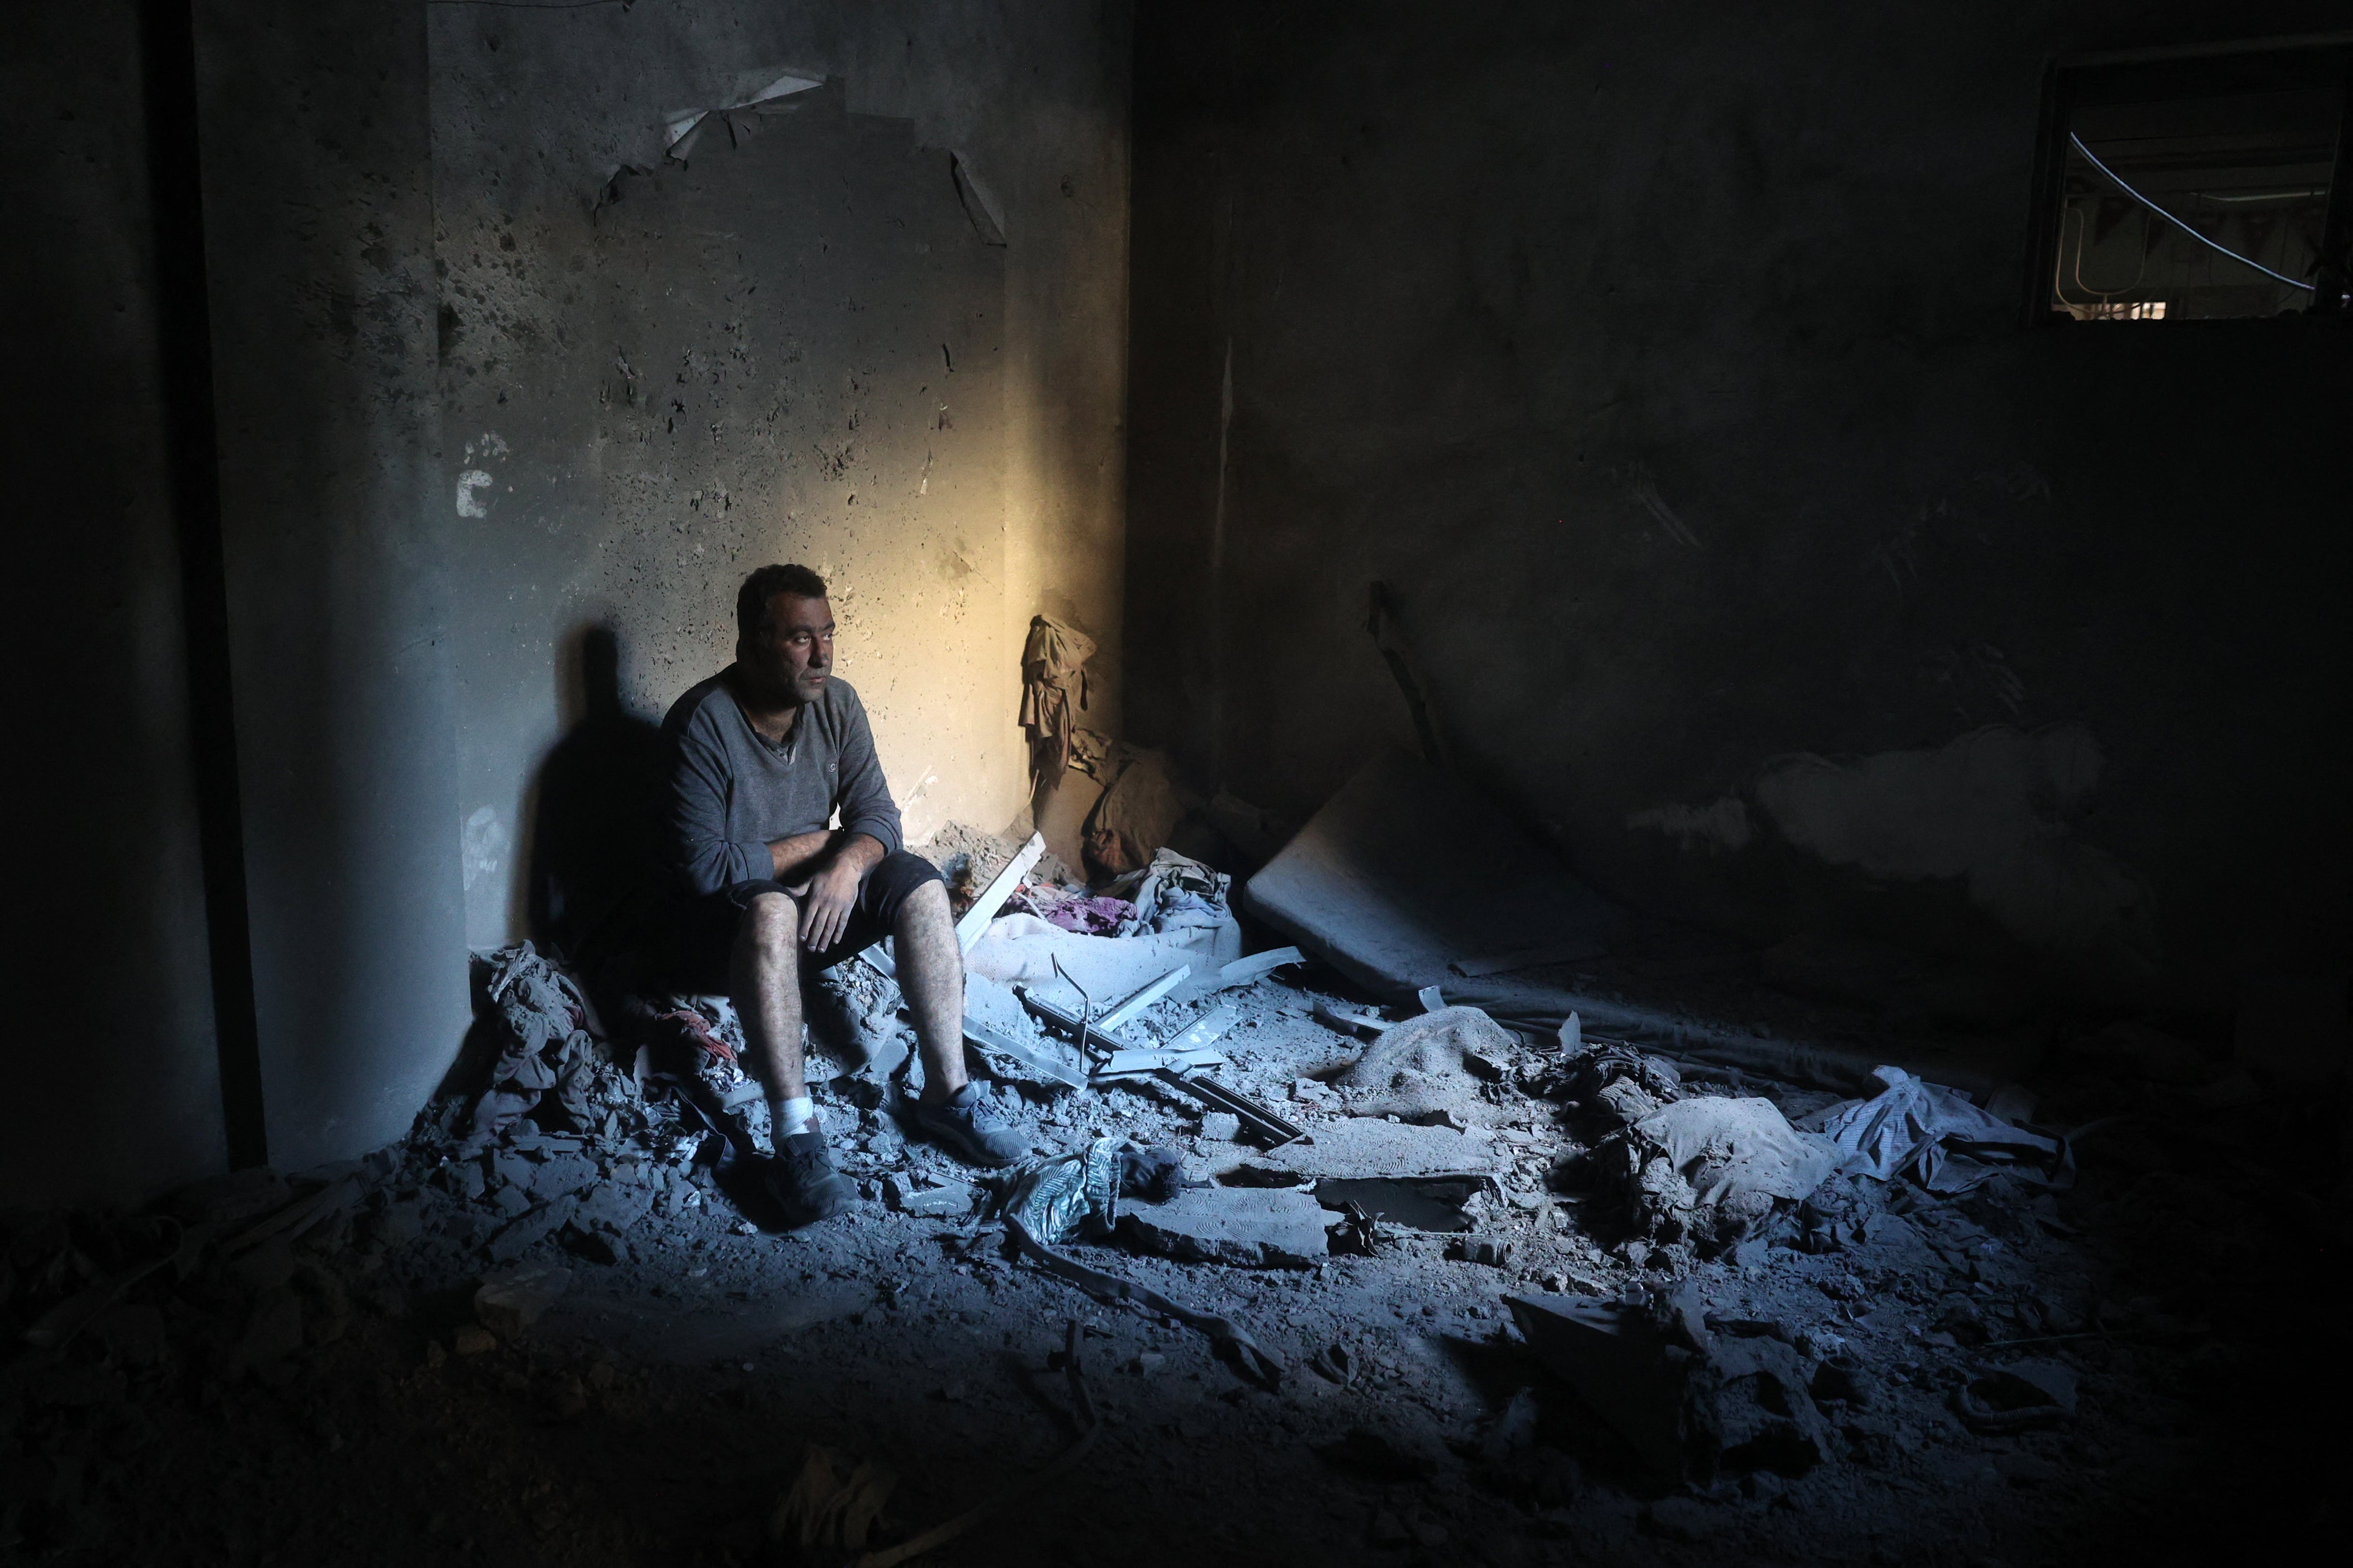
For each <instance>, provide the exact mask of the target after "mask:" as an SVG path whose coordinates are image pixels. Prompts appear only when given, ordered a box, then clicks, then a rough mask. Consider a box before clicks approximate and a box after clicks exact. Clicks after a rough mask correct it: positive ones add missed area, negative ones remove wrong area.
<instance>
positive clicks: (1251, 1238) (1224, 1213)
mask: <svg viewBox="0 0 2353 1568" xmlns="http://www.w3.org/2000/svg"><path fill="white" fill-rule="evenodd" d="M1330 1217H1331V1216H1330V1215H1327V1214H1325V1213H1324V1205H1322V1204H1319V1203H1317V1202H1316V1201H1315V1198H1314V1195H1313V1194H1309V1193H1306V1192H1303V1191H1301V1190H1300V1189H1299V1188H1296V1187H1197V1188H1193V1189H1191V1190H1189V1191H1187V1192H1183V1193H1180V1194H1177V1195H1176V1197H1174V1198H1172V1199H1170V1200H1169V1201H1168V1202H1166V1203H1165V1204H1134V1205H1129V1206H1126V1207H1124V1208H1123V1209H1122V1211H1121V1214H1120V1218H1119V1232H1120V1234H1121V1235H1122V1236H1124V1237H1127V1238H1128V1239H1129V1240H1131V1241H1133V1242H1134V1243H1135V1244H1136V1245H1137V1246H1139V1247H1143V1248H1144V1249H1145V1250H1146V1251H1149V1252H1156V1253H1160V1254H1162V1255H1163V1256H1165V1257H1169V1258H1176V1259H1177V1260H1178V1261H1179V1262H1185V1263H1226V1264H1234V1265H1239V1266H1240V1267H1242V1268H1314V1267H1315V1266H1316V1265H1317V1264H1319V1263H1321V1262H1323V1261H1324V1258H1327V1257H1328V1256H1329V1255H1330V1250H1331V1249H1330V1245H1329V1241H1328V1238H1327V1237H1325V1235H1324V1226H1325V1225H1326V1224H1327V1223H1329V1221H1330Z"/></svg>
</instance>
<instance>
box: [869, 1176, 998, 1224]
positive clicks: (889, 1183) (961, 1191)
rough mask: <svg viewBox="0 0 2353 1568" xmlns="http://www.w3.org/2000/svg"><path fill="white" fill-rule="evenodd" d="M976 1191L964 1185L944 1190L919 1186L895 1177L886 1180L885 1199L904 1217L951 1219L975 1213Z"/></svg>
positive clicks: (958, 1184)
mask: <svg viewBox="0 0 2353 1568" xmlns="http://www.w3.org/2000/svg"><path fill="white" fill-rule="evenodd" d="M975 1196H976V1190H975V1189H974V1188H972V1187H970V1186H967V1185H965V1184H964V1183H962V1182H952V1183H950V1184H947V1185H946V1186H942V1187H919V1186H917V1185H916V1184H915V1182H914V1180H913V1178H912V1177H908V1176H902V1175H898V1174H895V1173H894V1174H892V1175H888V1176H885V1177H883V1178H882V1198H883V1201H884V1202H885V1203H887V1204H889V1205H891V1206H892V1208H894V1209H897V1210H898V1211H899V1212H900V1213H901V1214H911V1215H928V1216H931V1217H934V1218H947V1217H951V1216H955V1215H967V1214H970V1213H971V1212H972V1205H973V1200H974V1198H975Z"/></svg>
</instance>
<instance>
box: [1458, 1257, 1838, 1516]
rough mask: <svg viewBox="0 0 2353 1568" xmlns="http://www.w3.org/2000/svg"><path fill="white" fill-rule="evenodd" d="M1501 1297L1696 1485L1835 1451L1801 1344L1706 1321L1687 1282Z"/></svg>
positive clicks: (1601, 1401) (1642, 1439)
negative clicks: (1643, 1290)
mask: <svg viewBox="0 0 2353 1568" xmlns="http://www.w3.org/2000/svg"><path fill="white" fill-rule="evenodd" d="M1504 1301H1505V1303H1506V1304H1507V1305H1508V1306H1509V1307H1510V1308H1511V1310H1512V1315H1513V1317H1514V1320H1516V1321H1517V1322H1518V1324H1519V1327H1520V1331H1521V1332H1522V1333H1523V1334H1524V1335H1525V1336H1526V1338H1527V1341H1528V1344H1529V1348H1530V1349H1532V1350H1533V1351H1534V1352H1535V1355H1536V1358H1537V1359H1538V1360H1539V1361H1541V1362H1543V1363H1544V1364H1545V1365H1546V1367H1547V1368H1549V1369H1550V1370H1551V1371H1552V1372H1553V1373H1555V1374H1556V1376H1558V1377H1560V1378H1561V1379H1562V1380H1563V1381H1564V1382H1566V1383H1567V1384H1569V1386H1570V1387H1572V1388H1574V1389H1575V1390H1576V1391H1577V1395H1578V1397H1579V1398H1581V1399H1583V1400H1584V1401H1585V1403H1586V1404H1587V1405H1589V1406H1590V1407H1591V1408H1592V1409H1593V1411H1594V1412H1595V1414H1597V1415H1599V1416H1600V1417H1601V1418H1602V1419H1603V1420H1605V1421H1607V1422H1609V1425H1610V1426H1613V1427H1615V1428H1617V1430H1618V1432H1619V1435H1620V1436H1623V1437H1624V1438H1625V1439H1626V1440H1627V1442H1628V1444H1629V1445H1630V1446H1631V1447H1632V1448H1633V1449H1634V1450H1635V1452H1636V1453H1637V1454H1639V1455H1640V1456H1641V1458H1643V1459H1644V1460H1645V1461H1646V1462H1647V1463H1648V1464H1650V1465H1651V1468H1654V1469H1655V1470H1657V1471H1658V1472H1659V1473H1660V1474H1661V1475H1662V1476H1666V1477H1672V1478H1679V1479H1690V1480H1693V1481H1695V1482H1697V1483H1699V1484H1701V1485H1703V1486H1704V1485H1707V1484H1710V1483H1712V1482H1713V1481H1714V1480H1715V1478H1716V1477H1717V1476H1719V1475H1723V1474H1745V1473H1748V1472H1752V1471H1758V1470H1764V1471H1770V1472H1773V1473H1776V1474H1778V1475H1782V1476H1788V1477H1796V1476H1801V1475H1804V1474H1805V1473H1806V1472H1808V1471H1809V1470H1810V1469H1812V1468H1814V1467H1815V1466H1816V1465H1818V1464H1820V1463H1821V1462H1822V1461H1823V1460H1824V1459H1826V1458H1829V1457H1830V1454H1831V1439H1830V1428H1829V1425H1828V1423H1827V1422H1825V1421H1824V1420H1823V1419H1822V1415H1821V1412H1820V1410H1818V1409H1817V1408H1816V1407H1815V1405H1814V1402H1813V1397H1812V1395H1811V1394H1810V1392H1809V1391H1808V1388H1807V1380H1806V1377H1805V1373H1804V1364H1803V1363H1802V1362H1801V1361H1800V1359H1799V1355H1798V1352H1796V1351H1795V1350H1794V1349H1793V1348H1791V1347H1790V1346H1789V1345H1788V1344H1787V1343H1784V1342H1782V1341H1780V1340H1778V1339H1776V1338H1770V1337H1758V1338H1749V1339H1741V1338H1734V1337H1728V1336H1725V1335H1719V1334H1715V1333H1713V1332H1711V1331H1709V1330H1708V1328H1707V1327H1706V1325H1705V1323H1704V1321H1703V1313H1702V1310H1701V1308H1700V1304H1699V1298H1698V1292H1697V1290H1696V1289H1694V1287H1693V1286H1692V1285H1691V1284H1690V1283H1688V1282H1686V1283H1685V1284H1684V1285H1683V1287H1682V1288H1681V1289H1678V1290H1675V1291H1672V1292H1668V1291H1661V1292H1658V1293H1655V1294H1652V1295H1650V1296H1648V1297H1645V1298H1638V1299H1632V1300H1603V1299H1601V1298H1599V1297H1592V1296H1507V1297H1505V1298H1504Z"/></svg>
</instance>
